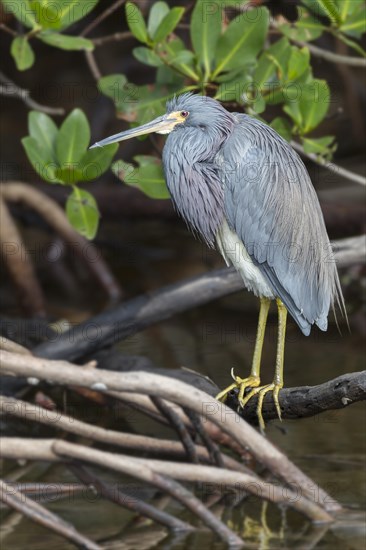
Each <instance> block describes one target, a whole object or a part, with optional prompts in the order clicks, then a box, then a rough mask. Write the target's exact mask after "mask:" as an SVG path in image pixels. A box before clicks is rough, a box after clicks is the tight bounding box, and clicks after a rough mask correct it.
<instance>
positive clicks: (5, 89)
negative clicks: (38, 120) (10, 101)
mask: <svg viewBox="0 0 366 550" xmlns="http://www.w3.org/2000/svg"><path fill="white" fill-rule="evenodd" d="M15 35H16V33H15ZM0 82H1V83H2V85H0V95H3V96H7V97H12V98H19V99H21V100H22V101H23V103H24V104H25V105H26V106H27V107H29V108H30V109H35V110H37V111H41V112H42V113H46V114H48V115H64V114H65V109H63V108H62V107H49V106H48V105H41V104H40V103H38V102H37V101H34V99H32V98H31V97H30V95H29V90H25V89H24V88H20V87H19V86H17V85H16V84H14V82H13V81H12V80H10V78H8V77H7V76H5V75H4V73H2V72H0Z"/></svg>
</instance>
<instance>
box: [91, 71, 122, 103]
mask: <svg viewBox="0 0 366 550" xmlns="http://www.w3.org/2000/svg"><path fill="white" fill-rule="evenodd" d="M126 84H127V78H126V77H125V75H124V74H110V75H108V76H103V77H102V78H100V79H99V80H98V89H99V91H100V92H102V94H104V95H106V96H107V97H110V98H111V99H113V101H114V102H115V103H116V104H117V103H119V102H120V101H123V100H124V97H125V96H126V89H125V86H126Z"/></svg>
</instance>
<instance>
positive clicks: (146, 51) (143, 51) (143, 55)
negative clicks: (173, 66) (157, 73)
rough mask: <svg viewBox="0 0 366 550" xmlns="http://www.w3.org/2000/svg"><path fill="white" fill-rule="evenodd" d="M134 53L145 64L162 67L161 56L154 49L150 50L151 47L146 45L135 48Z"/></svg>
mask: <svg viewBox="0 0 366 550" xmlns="http://www.w3.org/2000/svg"><path fill="white" fill-rule="evenodd" d="M132 53H133V56H134V57H135V58H136V59H137V60H138V61H140V62H141V63H144V64H145V65H150V67H160V66H161V65H163V62H162V60H161V59H160V57H159V56H158V55H157V54H156V53H155V52H154V51H153V50H150V48H145V46H139V47H138V48H134V49H133V50H132Z"/></svg>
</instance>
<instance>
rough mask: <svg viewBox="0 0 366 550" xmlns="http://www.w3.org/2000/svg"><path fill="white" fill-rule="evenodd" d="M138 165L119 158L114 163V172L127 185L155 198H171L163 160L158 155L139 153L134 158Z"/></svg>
mask: <svg viewBox="0 0 366 550" xmlns="http://www.w3.org/2000/svg"><path fill="white" fill-rule="evenodd" d="M133 160H134V161H135V162H136V163H137V166H135V165H133V164H130V163H128V162H125V161H123V160H118V161H116V162H115V163H113V165H112V171H113V173H114V174H115V175H116V176H117V177H118V178H119V179H120V180H122V181H124V182H125V183H126V184H127V185H131V186H132V187H136V188H137V189H140V191H142V192H143V193H145V195H147V196H148V197H151V198H153V199H168V198H170V195H169V191H168V189H167V186H166V183H165V179H164V175H163V169H162V166H161V162H160V161H159V160H158V159H157V158H156V157H151V156H148V155H138V156H136V157H134V159H133Z"/></svg>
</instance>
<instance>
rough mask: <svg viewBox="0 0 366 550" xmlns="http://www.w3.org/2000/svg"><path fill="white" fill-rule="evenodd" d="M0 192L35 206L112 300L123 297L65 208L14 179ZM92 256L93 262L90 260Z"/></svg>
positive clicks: (90, 244) (0, 189)
mask: <svg viewBox="0 0 366 550" xmlns="http://www.w3.org/2000/svg"><path fill="white" fill-rule="evenodd" d="M0 193H1V195H2V196H3V198H4V199H5V200H6V201H9V202H22V203H24V204H26V205H27V206H29V207H30V208H33V209H34V210H35V211H36V212H38V214H40V216H42V218H43V219H44V220H45V221H46V222H47V223H48V224H49V225H50V226H51V227H52V228H53V229H54V230H55V231H56V233H57V234H58V235H60V237H61V238H62V239H63V240H64V241H65V243H66V244H67V245H68V246H69V247H70V248H71V249H72V250H73V252H75V254H76V255H77V256H78V257H79V258H80V259H81V260H82V261H83V262H84V263H85V264H86V266H87V267H88V269H89V270H90V271H91V273H92V274H93V275H94V277H95V278H96V279H97V280H98V282H99V283H100V284H101V285H102V287H103V288H104V289H105V291H106V292H107V293H108V295H109V298H110V300H111V301H117V300H118V299H119V298H120V296H121V290H120V287H119V284H118V283H117V281H116V279H115V278H114V276H113V274H112V273H111V271H110V269H109V268H108V266H107V264H106V263H105V262H104V260H103V258H102V257H101V255H100V253H99V252H98V250H97V249H96V248H95V246H94V244H93V243H91V242H89V241H87V240H86V239H85V238H84V237H82V236H81V235H80V234H79V233H77V231H75V229H74V228H73V227H72V226H71V224H70V222H69V220H68V219H67V217H66V215H65V212H64V210H63V209H62V208H61V207H60V206H59V205H58V204H57V203H56V202H55V201H54V200H53V199H50V198H49V197H48V196H47V195H45V194H44V193H42V192H40V191H38V190H37V189H34V187H31V186H30V185H26V184H24V183H21V182H16V181H11V182H7V183H6V184H2V185H1V188H0ZM90 258H92V261H91V260H90Z"/></svg>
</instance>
